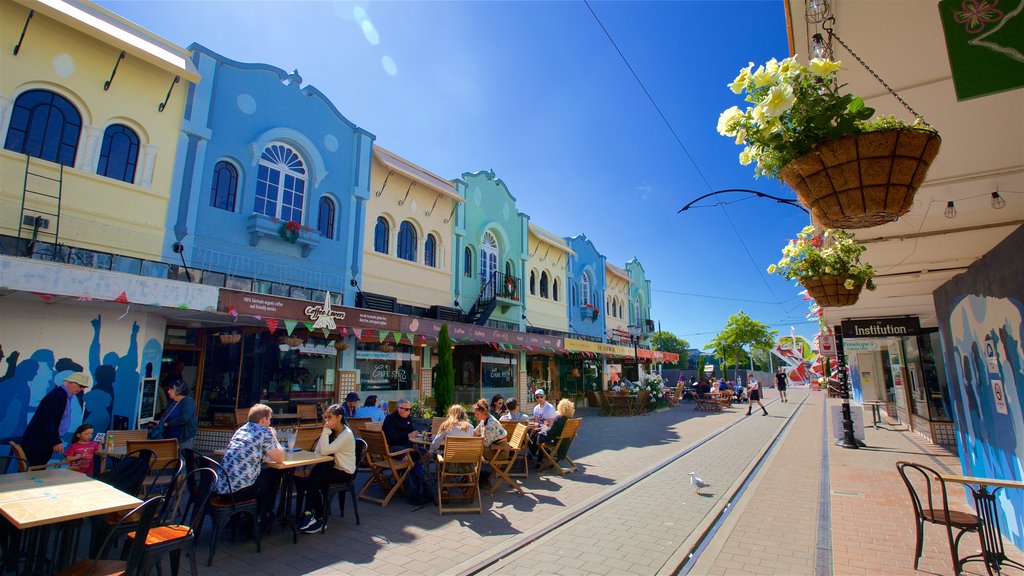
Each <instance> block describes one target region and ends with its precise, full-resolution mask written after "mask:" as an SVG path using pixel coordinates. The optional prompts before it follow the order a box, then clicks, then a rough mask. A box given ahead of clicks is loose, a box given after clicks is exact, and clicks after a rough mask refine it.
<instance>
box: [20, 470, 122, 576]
mask: <svg viewBox="0 0 1024 576" xmlns="http://www.w3.org/2000/svg"><path fill="white" fill-rule="evenodd" d="M139 504H142V501H141V500H139V499H138V498H135V497H134V496H131V495H129V494H125V493H124V492H121V491H120V490H118V489H117V488H114V487H113V486H110V485H109V484H105V483H103V482H100V481H99V480H94V479H92V478H90V477H88V476H86V475H84V474H81V473H79V472H75V471H73V470H70V469H67V468H51V469H47V470H36V471H29V472H20V473H17V474H5V475H2V476H0V513H2V514H3V516H4V518H6V519H7V520H8V521H9V522H10V523H11V525H12V526H14V527H15V528H17V529H18V530H26V531H29V534H28V536H29V538H28V544H29V545H28V548H29V550H30V554H31V556H32V557H33V558H34V559H35V560H36V561H38V560H39V559H42V558H47V557H49V555H48V554H47V548H48V547H49V544H50V541H51V538H50V534H49V530H50V528H51V527H54V526H55V527H56V530H57V536H56V538H55V539H54V540H55V542H56V556H55V558H54V566H53V568H54V570H53V571H54V572H56V571H59V570H61V569H62V568H65V567H67V566H69V565H70V564H71V560H72V558H71V555H72V554H73V552H74V551H75V550H77V548H78V537H79V533H80V531H81V525H82V519H83V518H87V517H89V516H98V515H100V514H106V513H108V512H118V511H121V510H131V509H132V508H135V507H136V506H138V505H139ZM32 529H38V530H32ZM35 571H38V570H35Z"/></svg>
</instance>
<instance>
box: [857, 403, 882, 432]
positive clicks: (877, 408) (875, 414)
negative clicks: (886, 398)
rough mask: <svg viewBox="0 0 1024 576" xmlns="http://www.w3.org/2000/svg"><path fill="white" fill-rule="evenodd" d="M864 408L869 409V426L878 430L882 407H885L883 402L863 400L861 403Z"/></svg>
mask: <svg viewBox="0 0 1024 576" xmlns="http://www.w3.org/2000/svg"><path fill="white" fill-rule="evenodd" d="M862 404H863V405H864V406H870V407H871V424H872V425H873V426H874V427H875V430H878V425H879V424H880V423H881V422H882V411H881V410H882V406H885V402H883V401H881V400H865V401H864V402H862Z"/></svg>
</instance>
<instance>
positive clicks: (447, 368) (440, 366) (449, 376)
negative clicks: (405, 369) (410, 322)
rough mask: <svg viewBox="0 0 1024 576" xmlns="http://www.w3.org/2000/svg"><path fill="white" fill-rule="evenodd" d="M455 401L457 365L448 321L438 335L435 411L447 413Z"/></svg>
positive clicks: (435, 371) (436, 412)
mask: <svg viewBox="0 0 1024 576" xmlns="http://www.w3.org/2000/svg"><path fill="white" fill-rule="evenodd" d="M454 401H455V366H454V364H453V363H452V339H451V338H449V337H448V323H447V322H446V323H444V324H442V325H441V333H440V334H439V335H438V336H437V366H436V367H435V368H434V409H435V410H434V413H435V414H445V413H447V412H448V408H449V407H451V405H452V402H454Z"/></svg>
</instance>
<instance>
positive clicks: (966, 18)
mask: <svg viewBox="0 0 1024 576" xmlns="http://www.w3.org/2000/svg"><path fill="white" fill-rule="evenodd" d="M939 18H940V19H941V20H942V29H943V32H945V35H946V52H947V53H948V54H949V67H950V69H951V70H952V71H953V86H954V87H955V88H956V97H957V100H967V99H969V98H977V97H978V96H985V95H987V94H995V93H997V92H1004V91H1006V90H1012V89H1014V88H1020V87H1021V86H1024V0H941V1H940V2H939Z"/></svg>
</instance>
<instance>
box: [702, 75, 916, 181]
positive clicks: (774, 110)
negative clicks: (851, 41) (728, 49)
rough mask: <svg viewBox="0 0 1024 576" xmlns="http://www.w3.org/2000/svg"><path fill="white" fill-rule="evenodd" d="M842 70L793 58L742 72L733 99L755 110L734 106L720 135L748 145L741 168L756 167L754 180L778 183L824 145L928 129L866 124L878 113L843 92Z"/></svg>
mask: <svg viewBox="0 0 1024 576" xmlns="http://www.w3.org/2000/svg"><path fill="white" fill-rule="evenodd" d="M841 65H842V63H841V62H836V61H832V60H827V59H824V58H815V59H813V60H811V61H810V62H809V63H808V64H807V66H806V67H804V66H802V65H801V64H800V63H798V62H797V61H796V57H790V58H786V59H785V60H783V61H781V62H778V61H776V60H775V59H774V58H772V59H771V60H769V61H768V62H766V63H765V64H764V65H763V66H759V67H758V68H757V70H754V63H753V62H751V63H750V64H749V65H748V66H747V67H746V68H743V69H742V70H740V74H739V76H737V77H736V79H735V80H734V81H733V82H732V83H731V84H729V88H730V89H731V90H732V91H733V93H735V94H741V93H744V92H746V98H745V99H746V101H747V102H749V103H751V104H753V106H748V107H747V109H746V110H740V109H739V107H737V106H733V107H731V108H729V109H728V110H726V111H724V112H722V114H721V116H719V118H718V133H719V134H721V135H723V136H730V137H735V138H736V143H737V144H743V145H746V147H745V148H744V149H743V151H742V152H740V164H742V165H744V166H746V165H748V164H750V163H751V162H757V167H756V168H755V170H754V174H755V175H757V176H771V177H774V178H778V177H779V172H781V171H782V168H783V167H785V166H786V164H789V163H790V162H791V161H792V160H794V159H796V158H799V157H800V156H802V155H804V154H805V153H807V152H808V151H810V150H811V148H813V147H814V146H815V145H816V144H818V143H820V142H823V141H826V140H835V139H838V138H841V137H843V136H850V135H854V134H859V133H861V132H874V131H879V130H892V129H899V128H909V127H914V128H924V127H926V125H925V124H924V123H923V122H924V121H923V119H921V118H918V119H917V120H916V121H915V122H914V124H913V125H912V126H911V125H908V124H906V123H904V122H902V121H900V120H897V119H896V118H893V117H885V118H881V119H879V120H877V121H875V122H868V120H869V119H870V118H871V116H872V115H873V114H874V113H875V110H874V108H870V107H868V106H865V105H864V100H862V99H861V98H859V97H856V96H853V95H851V94H841V93H840V92H839V90H840V89H841V88H842V87H843V86H844V85H841V84H839V81H838V80H837V78H836V73H837V72H838V71H839V69H840V67H841Z"/></svg>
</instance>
